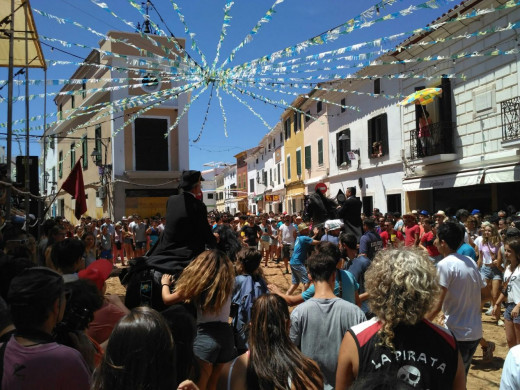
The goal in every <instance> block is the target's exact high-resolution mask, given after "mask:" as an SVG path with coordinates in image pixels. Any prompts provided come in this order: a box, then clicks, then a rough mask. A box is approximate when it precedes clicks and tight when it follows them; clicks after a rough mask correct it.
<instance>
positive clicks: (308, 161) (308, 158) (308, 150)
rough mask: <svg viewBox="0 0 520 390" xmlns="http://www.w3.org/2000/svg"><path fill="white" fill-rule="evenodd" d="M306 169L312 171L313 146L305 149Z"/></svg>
mask: <svg viewBox="0 0 520 390" xmlns="http://www.w3.org/2000/svg"><path fill="white" fill-rule="evenodd" d="M305 169H311V145H308V146H306V147H305Z"/></svg>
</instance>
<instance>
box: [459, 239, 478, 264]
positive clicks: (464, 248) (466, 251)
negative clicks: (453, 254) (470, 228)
mask: <svg viewBox="0 0 520 390" xmlns="http://www.w3.org/2000/svg"><path fill="white" fill-rule="evenodd" d="M457 253H458V254H459V255H464V256H468V257H471V258H472V259H473V260H474V261H477V254H476V253H475V249H473V248H472V247H471V245H469V244H468V243H466V242H464V243H462V245H461V246H460V247H459V249H457Z"/></svg>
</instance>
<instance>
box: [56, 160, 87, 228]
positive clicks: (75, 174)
mask: <svg viewBox="0 0 520 390" xmlns="http://www.w3.org/2000/svg"><path fill="white" fill-rule="evenodd" d="M82 158H83V157H80V159H79V160H78V162H77V163H76V165H74V168H72V171H70V174H69V177H67V179H66V180H65V182H64V183H63V185H62V186H61V188H63V189H64V190H65V191H67V192H68V193H69V194H71V195H72V196H73V197H74V199H76V209H75V210H74V215H75V216H76V218H77V219H80V218H81V214H84V213H86V212H87V199H86V198H85V185H84V184H83V171H82V169H81V159H82Z"/></svg>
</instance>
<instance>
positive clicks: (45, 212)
mask: <svg viewBox="0 0 520 390" xmlns="http://www.w3.org/2000/svg"><path fill="white" fill-rule="evenodd" d="M82 158H83V155H81V156H80V157H79V159H78V161H80V160H81V159H82ZM78 161H76V164H77V163H78ZM76 164H74V165H76ZM71 173H72V171H71ZM69 175H70V173H69ZM67 178H68V176H67ZM66 181H67V179H65V180H63V183H61V187H60V189H59V190H58V191H56V195H54V198H52V202H50V203H49V205H48V206H47V208H46V209H45V210H43V215H44V216H45V215H47V212H48V211H49V209H50V208H51V206H52V204H53V203H54V201H55V200H56V198H57V197H58V195H59V194H60V191H61V189H62V188H63V184H64V183H65V182H66Z"/></svg>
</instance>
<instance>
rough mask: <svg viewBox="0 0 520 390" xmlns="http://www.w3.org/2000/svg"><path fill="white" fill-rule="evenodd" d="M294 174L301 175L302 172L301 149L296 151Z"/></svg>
mask: <svg viewBox="0 0 520 390" xmlns="http://www.w3.org/2000/svg"><path fill="white" fill-rule="evenodd" d="M296 174H297V175H298V176H301V174H302V151H301V150H297V151H296Z"/></svg>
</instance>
